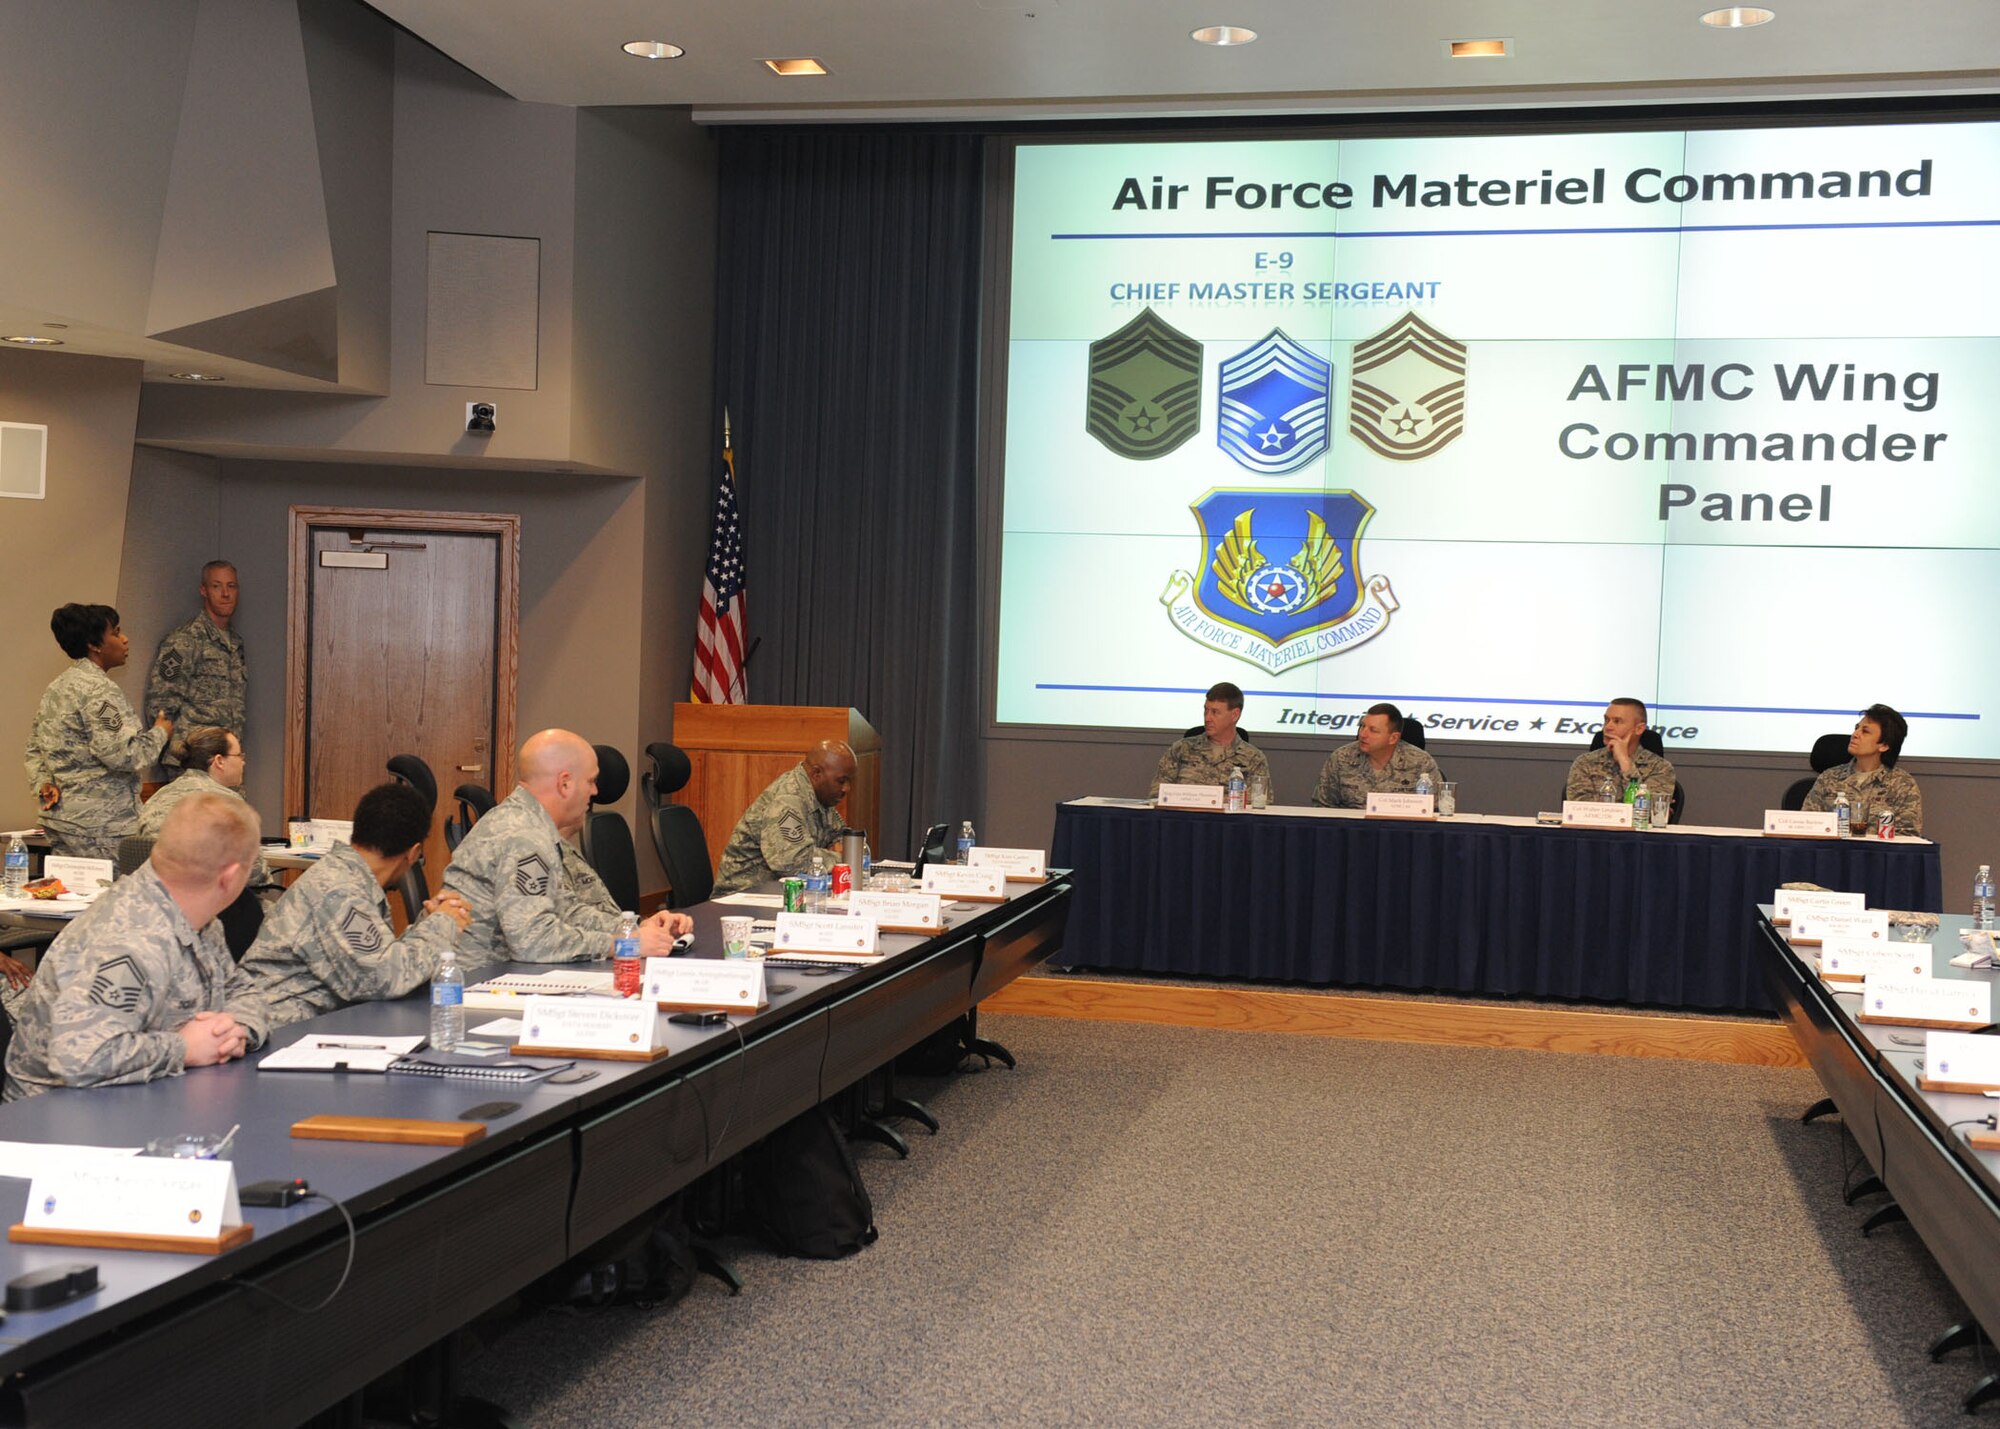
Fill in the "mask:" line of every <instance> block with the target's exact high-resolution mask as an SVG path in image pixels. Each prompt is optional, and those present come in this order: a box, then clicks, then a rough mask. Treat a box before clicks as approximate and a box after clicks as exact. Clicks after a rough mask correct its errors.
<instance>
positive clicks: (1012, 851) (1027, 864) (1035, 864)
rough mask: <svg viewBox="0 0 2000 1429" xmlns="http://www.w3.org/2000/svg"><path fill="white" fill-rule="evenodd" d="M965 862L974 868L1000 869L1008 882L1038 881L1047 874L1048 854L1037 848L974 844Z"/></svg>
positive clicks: (1045, 877) (1042, 879)
mask: <svg viewBox="0 0 2000 1429" xmlns="http://www.w3.org/2000/svg"><path fill="white" fill-rule="evenodd" d="M966 862H968V863H969V864H970V865H971V866H972V867H974V868H997V869H1000V870H1001V871H1002V872H1004V873H1005V874H1006V875H1007V881H1008V882H1010V883H1040V882H1042V881H1044V880H1045V879H1047V878H1048V876H1049V857H1048V854H1047V853H1046V852H1045V851H1043V850H1042V849H1038V848H988V847H986V846H985V845H984V844H974V845H973V848H972V857H971V858H969V859H967V860H966Z"/></svg>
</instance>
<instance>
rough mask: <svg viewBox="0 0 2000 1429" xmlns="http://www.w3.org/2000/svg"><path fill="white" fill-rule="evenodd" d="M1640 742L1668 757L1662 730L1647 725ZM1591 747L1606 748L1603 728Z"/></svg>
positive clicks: (1598, 732) (1591, 739)
mask: <svg viewBox="0 0 2000 1429" xmlns="http://www.w3.org/2000/svg"><path fill="white" fill-rule="evenodd" d="M1841 738H1842V739H1845V738H1847V736H1846V735H1844V734H1843V735H1842V736H1841ZM1639 744H1640V747H1641V748H1644V749H1650V750H1652V751H1653V753H1655V754H1657V755H1659V756H1660V758H1662V759H1665V758H1666V757H1667V745H1666V741H1665V740H1663V739H1661V738H1660V732H1659V731H1658V730H1657V729H1654V728H1653V727H1652V726H1651V725H1647V726H1646V727H1645V728H1644V729H1642V730H1640V731H1639ZM1590 747H1591V748H1592V749H1602V748H1604V731H1603V730H1601V729H1600V730H1599V731H1597V733H1596V734H1593V735H1592V736H1591V737H1590Z"/></svg>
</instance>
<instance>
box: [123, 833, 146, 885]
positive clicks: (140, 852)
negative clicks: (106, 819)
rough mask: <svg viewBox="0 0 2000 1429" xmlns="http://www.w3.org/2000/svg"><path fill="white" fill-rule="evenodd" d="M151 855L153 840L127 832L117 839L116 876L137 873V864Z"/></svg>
mask: <svg viewBox="0 0 2000 1429" xmlns="http://www.w3.org/2000/svg"><path fill="white" fill-rule="evenodd" d="M152 856H153V841H152V840H151V839H149V838H144V837H142V836H140V835H139V834H127V835H126V836H125V837H124V838H122V839H120V840H118V876H119V877H120V878H124V877H125V876H127V875H128V874H133V873H137V872H138V871H139V865H140V864H142V863H144V862H145V861H146V860H147V859H149V858H151V857H152Z"/></svg>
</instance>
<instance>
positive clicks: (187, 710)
mask: <svg viewBox="0 0 2000 1429" xmlns="http://www.w3.org/2000/svg"><path fill="white" fill-rule="evenodd" d="M236 594H237V592H236V567H234V566H232V565H230V564H229V563H228V562H227V561H210V562H209V563H208V564H207V565H206V566H203V567H202V570H201V609H200V610H199V611H197V612H196V613H195V617H194V619H192V620H190V621H189V622H188V623H187V624H185V625H182V626H179V627H177V628H175V629H174V630H171V631H169V632H168V633H167V637H166V639H164V640H162V641H161V642H160V648H159V651H158V652H157V653H156V654H155V655H154V656H153V669H152V673H151V674H150V675H148V676H147V678H146V711H147V717H148V718H149V719H150V718H152V717H153V716H155V715H158V714H160V713H162V712H164V713H166V714H168V715H171V716H172V717H173V718H174V719H175V720H176V721H177V722H178V723H179V725H180V727H181V729H182V730H183V731H185V732H187V733H192V732H193V731H195V730H197V729H200V728H201V727H202V726H204V725H214V726H215V727H216V728H218V729H226V730H229V731H231V732H232V733H234V734H236V735H239V736H240V735H241V734H242V733H243V730H244V728H245V723H244V722H245V712H244V707H245V702H246V692H247V689H248V679H247V677H246V675H245V673H244V664H243V637H242V636H240V635H238V634H237V633H236V632H235V631H234V630H231V629H230V628H229V623H230V621H231V619H232V618H233V617H234V616H235V614H236ZM181 742H182V741H180V740H176V741H174V743H173V744H172V745H171V746H170V747H169V749H168V750H167V753H166V762H167V763H169V764H175V765H177V764H179V762H180V746H181Z"/></svg>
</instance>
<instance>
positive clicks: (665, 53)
mask: <svg viewBox="0 0 2000 1429" xmlns="http://www.w3.org/2000/svg"><path fill="white" fill-rule="evenodd" d="M618 48H619V49H621V50H623V51H625V53H626V54H628V55H631V56H632V57H633V58H634V59H642V60H677V59H679V58H680V57H681V56H682V55H684V54H686V53H687V51H686V50H684V49H682V48H681V47H680V46H679V45H670V44H668V43H667V42H666V41H665V40H627V41H626V42H625V43H624V44H622V45H620V46H619V47H618Z"/></svg>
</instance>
